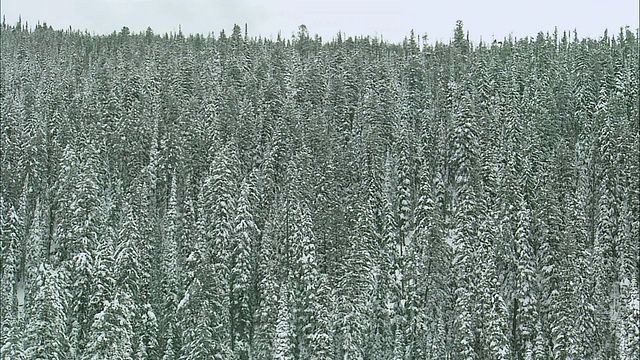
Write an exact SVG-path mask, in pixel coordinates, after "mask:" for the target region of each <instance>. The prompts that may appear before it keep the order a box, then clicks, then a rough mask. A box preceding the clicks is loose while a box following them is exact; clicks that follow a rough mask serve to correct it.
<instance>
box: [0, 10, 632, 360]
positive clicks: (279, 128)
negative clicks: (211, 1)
mask: <svg viewBox="0 0 640 360" xmlns="http://www.w3.org/2000/svg"><path fill="white" fill-rule="evenodd" d="M638 48H639V47H638V32H637V31H636V32H632V31H630V30H629V29H621V30H620V32H619V34H618V35H615V36H610V35H609V34H607V33H606V32H605V33H604V35H603V36H602V37H600V38H598V39H589V38H583V39H580V38H578V37H577V35H576V34H575V33H574V34H562V35H560V34H558V33H557V32H554V33H553V34H549V33H546V34H545V33H539V34H538V35H537V36H536V37H535V38H523V39H517V40H516V39H513V38H511V37H510V38H508V39H504V40H503V41H501V42H494V43H493V44H486V43H480V44H477V45H476V44H473V43H470V42H469V41H468V40H467V39H466V36H465V32H464V30H463V27H462V23H461V22H458V23H457V24H456V28H455V30H454V37H453V39H452V41H451V42H449V43H448V44H444V43H436V44H435V45H430V44H429V43H426V42H422V41H421V40H420V39H417V38H416V37H415V36H414V35H413V34H411V36H410V37H408V38H406V39H405V41H404V42H403V43H402V44H391V43H387V42H384V41H381V40H379V39H377V38H371V37H355V38H352V37H349V38H343V36H342V35H341V34H338V35H337V36H336V37H335V38H334V39H332V40H331V41H329V42H323V41H322V39H321V38H319V37H318V36H315V37H311V36H310V35H309V32H308V30H307V29H306V27H304V26H301V27H300V31H299V33H298V34H297V35H296V36H293V37H291V38H288V39H284V38H281V37H280V36H279V37H278V38H277V39H276V40H267V39H262V38H248V37H247V35H246V34H243V33H242V31H241V29H240V27H238V26H235V27H234V29H233V31H232V32H231V34H229V35H227V34H226V33H225V32H221V33H220V34H219V36H217V37H216V36H213V35H209V36H202V35H189V36H186V37H185V36H184V35H183V34H182V33H181V32H179V33H177V34H165V35H164V36H160V35H156V34H154V33H153V31H152V30H151V29H148V30H147V31H146V32H145V33H140V34H134V33H132V32H130V31H129V30H128V29H127V28H123V30H122V31H120V32H119V33H116V32H114V33H113V34H112V35H109V36H96V35H90V34H88V33H82V32H78V31H72V30H69V31H56V30H54V29H52V28H51V27H48V26H46V25H40V24H38V25H37V26H36V28H35V29H33V30H31V29H29V28H28V26H23V25H22V24H21V23H18V24H17V25H15V26H11V25H7V24H6V23H4V22H3V24H2V28H1V43H0V49H1V52H2V58H1V60H0V61H1V65H2V68H1V70H2V71H1V80H0V98H1V104H0V106H1V107H0V111H1V113H0V114H1V120H2V121H1V133H0V136H1V137H0V142H1V144H2V147H1V150H2V152H1V154H0V156H1V160H0V161H1V166H0V169H1V170H0V174H1V176H2V178H1V185H2V189H1V190H2V191H1V197H0V214H1V219H0V221H1V231H2V233H1V241H2V243H1V265H0V274H1V279H2V282H1V289H2V290H1V293H0V295H1V299H0V300H1V301H0V311H1V323H2V325H1V327H2V328H1V329H0V346H2V347H1V352H0V354H1V356H2V358H3V359H162V360H170V359H181V360H187V359H211V358H216V359H218V358H219V359H514V360H515V359H518V360H519V359H637V358H638V357H639V356H640V351H639V346H640V328H639V324H640V301H639V281H640V263H639V245H638V243H639V242H638V239H640V184H639V181H640V171H639V163H640V152H639V151H640V150H639V146H640V139H639V136H640V135H639V129H640V128H639V109H638V101H639V93H638V92H639V90H638V89H639V83H638V79H639V76H638V69H639V68H640V65H639V53H638Z"/></svg>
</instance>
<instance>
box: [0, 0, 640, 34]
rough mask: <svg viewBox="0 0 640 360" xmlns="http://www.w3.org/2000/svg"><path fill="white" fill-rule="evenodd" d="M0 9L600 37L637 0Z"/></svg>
mask: <svg viewBox="0 0 640 360" xmlns="http://www.w3.org/2000/svg"><path fill="white" fill-rule="evenodd" d="M0 4H1V7H2V14H3V15H4V16H6V21H7V22H8V23H11V24H14V23H16V22H17V20H18V16H19V15H21V16H22V19H23V22H24V21H27V22H29V25H30V26H31V27H33V26H34V25H35V24H36V22H38V21H40V22H46V23H48V24H49V25H52V26H53V27H54V28H56V29H67V28H69V26H71V27H72V28H73V29H79V30H82V31H84V30H88V31H89V32H90V33H96V34H108V33H111V32H113V31H114V30H117V31H119V30H120V29H122V27H123V26H127V27H129V28H130V29H131V30H132V31H134V32H139V31H144V30H145V29H146V28H147V27H151V28H152V29H153V30H154V32H156V33H165V32H171V31H174V32H175V31H177V30H178V27H179V26H180V27H181V28H182V31H183V33H184V34H189V33H201V34H209V33H211V32H213V33H215V34H216V35H217V34H218V33H219V32H220V30H222V29H225V31H227V32H230V30H231V29H232V28H233V24H239V25H241V26H242V27H243V28H244V24H245V23H246V24H248V29H249V35H250V36H258V35H261V36H263V37H267V38H270V37H272V38H275V37H276V35H277V34H278V32H281V33H282V36H284V37H287V38H288V37H290V36H291V35H292V34H293V33H296V32H297V29H298V26H299V25H300V24H305V25H306V26H307V28H308V30H309V33H310V34H312V35H313V34H319V35H320V36H322V38H323V40H325V41H328V40H331V38H333V37H335V35H336V34H337V33H338V31H342V32H343V33H344V34H346V35H347V36H352V35H373V36H380V35H382V36H383V37H384V39H386V40H389V41H396V42H400V41H402V39H403V38H404V37H405V36H407V35H408V34H409V33H410V31H411V30H412V29H413V30H415V33H416V34H417V35H424V34H427V35H428V38H429V40H430V42H433V41H435V40H440V41H448V40H449V39H450V38H451V37H452V34H453V28H454V26H455V22H456V20H458V19H460V20H462V21H463V23H464V27H465V29H466V30H468V31H469V32H470V38H471V39H472V40H473V41H474V42H475V43H477V42H478V40H479V38H480V37H482V38H483V39H484V40H485V41H492V40H493V39H494V38H495V39H502V38H504V37H505V36H508V35H509V34H510V33H512V34H513V35H514V36H515V37H518V38H520V37H524V36H533V37H535V35H536V34H537V33H538V32H539V31H544V32H547V31H549V32H552V31H553V29H554V27H555V26H557V27H558V30H559V31H560V33H562V31H564V30H568V31H572V30H573V29H574V28H575V29H577V30H578V35H579V36H580V37H582V36H590V37H599V36H601V35H602V34H603V32H604V30H605V29H609V33H613V34H617V33H618V31H619V29H620V27H621V26H627V25H628V26H630V28H631V29H632V30H633V31H635V30H636V29H637V28H638V26H639V25H638V16H639V15H638V14H639V12H640V10H639V6H638V0H567V1H564V0H535V1H529V0H527V1H518V0H460V1H447V0H441V1H409V0H395V1H379V0H297V1H295V0H289V1H286V0H275V1H259V0H1V1H0Z"/></svg>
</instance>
